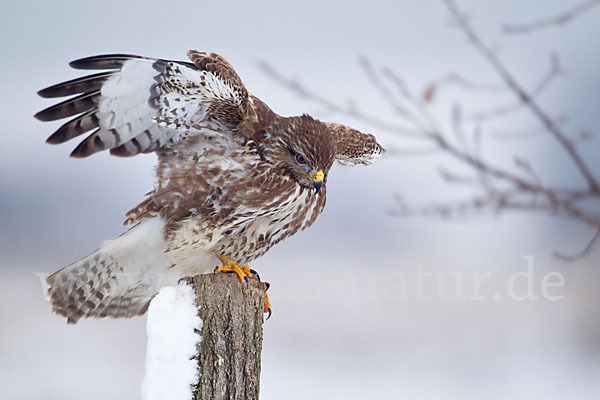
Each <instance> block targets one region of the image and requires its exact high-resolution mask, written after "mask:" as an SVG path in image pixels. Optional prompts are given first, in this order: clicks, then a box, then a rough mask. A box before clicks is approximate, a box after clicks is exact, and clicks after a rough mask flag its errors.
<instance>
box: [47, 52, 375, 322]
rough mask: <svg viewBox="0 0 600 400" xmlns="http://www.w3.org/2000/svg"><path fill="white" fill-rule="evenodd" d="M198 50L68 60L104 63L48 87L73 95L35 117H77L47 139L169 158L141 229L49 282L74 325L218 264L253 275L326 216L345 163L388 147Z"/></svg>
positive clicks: (132, 310) (138, 309) (79, 152)
mask: <svg viewBox="0 0 600 400" xmlns="http://www.w3.org/2000/svg"><path fill="white" fill-rule="evenodd" d="M188 57H189V60H190V61H172V60H165V59H155V58H149V57H141V56H135V55H125V54H111V55H100V56H94V57H88V58H83V59H79V60H76V61H73V62H71V63H70V66H71V67H73V68H75V69H84V70H101V71H103V72H99V73H95V74H93V75H88V76H84V77H82V78H78V79H74V80H71V81H68V82H64V83H59V84H57V85H54V86H51V87H48V88H46V89H43V90H40V91H39V92H38V94H39V95H40V96H41V97H45V98H56V97H64V96H74V97H71V98H69V99H67V100H65V101H63V102H61V103H59V104H56V105H54V106H51V107H49V108H46V109H44V110H43V111H40V112H39V113H37V114H36V115H35V117H36V118H37V119H39V120H41V121H54V120H59V119H63V118H71V119H70V120H69V121H68V122H66V123H65V124H64V125H62V126H61V127H60V128H58V130H57V131H56V132H54V133H53V134H52V135H51V136H50V137H49V138H48V140H47V142H48V143H51V144H58V143H63V142H66V141H68V140H71V139H73V138H75V137H78V136H81V135H84V136H85V139H83V140H82V141H81V142H80V143H79V145H77V147H76V148H75V150H73V152H72V153H71V156H72V157H76V158H83V157H88V156H90V155H91V154H94V153H96V152H99V151H103V150H109V151H110V154H113V155H115V156H121V157H130V156H134V155H136V154H139V153H151V152H155V153H156V154H157V156H158V164H157V167H156V185H155V187H154V190H152V191H151V192H149V193H148V194H147V195H146V198H145V200H143V201H142V202H141V203H140V204H139V205H137V206H136V207H134V208H133V209H131V211H129V212H128V213H127V214H126V220H125V222H124V224H125V225H129V226H131V228H130V229H129V230H128V231H126V232H125V233H124V234H122V235H121V236H120V237H118V238H116V239H113V240H108V241H106V242H104V243H103V244H102V245H101V246H100V248H99V249H98V250H96V251H94V252H93V253H91V254H90V255H88V256H86V257H84V258H82V259H81V260H79V261H76V262H75V263H73V264H71V265H68V266H66V267H64V268H62V269H60V270H59V271H57V272H55V273H54V274H52V275H50V276H49V277H48V279H47V281H46V282H47V284H48V298H49V300H50V303H51V305H52V309H53V311H54V312H56V313H58V314H60V315H62V316H64V317H66V318H67V322H68V323H76V322H77V321H78V320H79V319H80V318H82V317H95V318H100V317H115V318H117V317H132V316H135V315H141V314H143V313H144V312H145V311H146V309H147V308H148V305H149V303H150V301H151V300H152V298H153V297H154V295H155V294H156V293H157V292H158V291H159V289H160V288H161V287H163V286H168V285H174V284H176V282H177V281H178V280H179V279H181V278H182V277H185V276H191V275H196V274H203V273H208V272H212V271H213V270H214V269H215V265H217V269H216V270H217V271H224V272H227V271H231V272H235V273H237V274H238V276H240V279H242V280H246V282H247V280H248V276H252V275H253V274H255V272H254V271H253V270H250V269H249V268H248V267H246V266H245V264H247V263H249V262H251V261H252V260H254V259H256V258H258V257H260V256H262V255H263V254H265V253H266V252H267V251H268V250H269V249H270V248H271V247H272V246H273V245H275V244H276V243H279V242H281V241H282V240H283V239H285V238H287V237H288V236H291V235H293V234H295V233H296V232H298V231H300V230H303V229H306V228H307V227H309V226H310V225H312V224H313V223H314V222H315V220H316V218H317V217H318V216H319V214H320V213H321V212H322V211H323V207H324V206H325V197H326V190H327V174H328V172H329V170H330V168H331V166H332V165H333V163H334V162H336V161H337V162H339V163H341V164H346V165H368V164H371V163H373V162H374V161H375V160H376V159H377V158H379V156H380V155H381V154H382V153H383V152H384V149H383V147H382V146H381V145H379V144H378V143H377V140H376V139H375V137H374V136H373V135H370V134H364V133H361V132H359V131H357V130H355V129H351V128H349V127H346V126H344V125H340V124H334V123H326V122H321V121H318V120H316V119H314V118H312V117H310V116H309V115H307V114H304V115H301V116H295V117H282V116H280V115H278V114H276V113H275V112H273V111H272V110H271V109H270V108H269V107H268V106H267V105H266V104H265V103H264V102H262V101H261V100H260V99H258V98H257V97H255V96H253V95H251V94H250V93H248V90H247V89H246V87H245V86H244V84H243V83H242V80H241V79H240V77H239V76H238V75H237V73H236V72H235V70H234V69H233V67H232V66H231V65H230V64H229V63H228V62H227V61H226V60H225V59H224V58H223V57H221V56H219V55H217V54H214V53H211V54H209V53H205V52H200V51H189V52H188ZM219 263H220V264H219ZM267 308H268V304H266V305H265V312H267ZM268 311H269V312H270V308H269V310H268Z"/></svg>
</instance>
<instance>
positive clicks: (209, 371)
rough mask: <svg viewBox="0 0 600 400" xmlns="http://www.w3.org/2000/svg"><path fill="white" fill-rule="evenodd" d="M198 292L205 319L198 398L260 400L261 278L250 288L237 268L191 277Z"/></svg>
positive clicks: (211, 399) (254, 281)
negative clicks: (242, 279)
mask: <svg viewBox="0 0 600 400" xmlns="http://www.w3.org/2000/svg"><path fill="white" fill-rule="evenodd" d="M184 280H185V281H187V282H188V283H189V284H191V285H192V286H193V288H194V291H195V293H196V305H197V306H198V315H199V316H200V318H201V319H202V332H201V335H202V340H201V341H200V343H198V346H197V350H198V352H197V355H196V357H197V359H198V366H199V371H200V380H199V382H198V385H197V386H196V388H195V390H194V397H193V398H194V399H195V400H200V399H202V400H221V399H223V400H229V399H252V400H258V394H259V389H260V361H261V359H260V357H261V351H262V340H263V331H262V327H263V322H264V320H263V318H264V315H263V306H264V290H263V288H262V285H261V284H260V283H259V282H257V281H256V280H251V281H250V285H249V287H248V288H246V285H245V284H242V283H241V282H240V280H239V278H238V277H237V276H236V275H235V274H228V273H218V274H207V275H197V276H194V277H191V278H185V279H184Z"/></svg>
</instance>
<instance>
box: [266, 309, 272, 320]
mask: <svg viewBox="0 0 600 400" xmlns="http://www.w3.org/2000/svg"><path fill="white" fill-rule="evenodd" d="M267 312H268V313H269V315H267V319H266V320H265V321H268V320H269V318H271V314H272V312H271V308H269V310H268V311H267Z"/></svg>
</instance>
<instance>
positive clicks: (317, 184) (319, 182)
mask: <svg viewBox="0 0 600 400" xmlns="http://www.w3.org/2000/svg"><path fill="white" fill-rule="evenodd" d="M324 177H325V174H324V173H323V170H322V169H320V170H319V171H317V173H316V174H315V175H314V176H313V177H312V179H311V180H312V184H313V186H314V188H315V194H317V193H319V190H321V187H322V186H323V178H324Z"/></svg>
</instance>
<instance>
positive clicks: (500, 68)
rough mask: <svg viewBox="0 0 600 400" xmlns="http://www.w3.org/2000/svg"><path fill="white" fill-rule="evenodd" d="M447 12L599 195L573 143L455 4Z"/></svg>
mask: <svg viewBox="0 0 600 400" xmlns="http://www.w3.org/2000/svg"><path fill="white" fill-rule="evenodd" d="M444 2H445V3H446V5H447V7H448V10H449V11H450V13H451V14H452V16H453V17H454V20H455V22H456V24H457V26H458V27H459V28H460V29H461V30H462V31H463V32H464V33H465V35H467V38H468V39H469V41H470V42H471V44H472V45H473V46H474V47H475V48H476V49H477V50H478V51H479V53H480V54H481V55H482V56H483V57H484V58H485V59H486V60H487V61H488V62H489V63H490V64H491V65H492V67H494V69H495V70H496V72H498V74H499V75H500V76H501V77H502V79H503V80H504V82H505V83H506V85H507V86H508V87H510V88H511V89H512V90H513V91H514V92H515V94H516V95H517V96H518V97H519V98H520V99H521V101H522V102H523V104H524V105H525V106H526V107H527V108H529V109H530V110H531V112H532V113H533V114H534V115H535V116H536V117H537V118H538V119H539V120H540V121H541V122H542V123H543V124H544V126H545V127H546V129H547V130H548V131H549V132H550V133H551V134H552V135H553V136H554V137H555V138H556V140H557V141H558V142H559V143H560V144H561V146H562V147H563V148H564V150H565V151H566V152H567V153H568V154H569V156H570V157H571V159H572V160H573V162H574V163H575V165H576V166H577V168H578V169H579V170H580V171H581V174H582V175H583V176H584V178H585V180H586V181H587V182H588V184H589V186H590V189H591V190H592V191H593V192H596V193H600V185H599V184H598V181H597V180H596V178H595V177H594V175H593V174H592V172H591V171H590V169H589V168H588V166H587V164H586V163H585V162H584V161H583V159H582V158H581V156H580V155H579V152H578V151H577V149H576V148H575V146H574V145H573V142H572V141H571V140H570V139H569V138H568V137H567V135H566V134H565V133H564V132H562V130H561V129H560V128H559V127H558V125H557V124H556V122H555V121H554V120H553V119H552V118H550V117H549V116H548V115H547V114H546V112H545V111H544V110H542V109H541V107H540V106H539V105H538V104H537V103H536V102H535V101H534V99H533V97H532V96H531V95H530V94H529V93H527V92H526V91H525V90H524V89H523V87H522V86H521V85H520V84H519V83H518V82H517V81H516V79H515V78H514V77H513V75H512V74H511V73H510V72H509V71H508V70H507V69H506V67H505V66H504V65H503V64H502V63H501V62H500V60H499V59H498V57H496V55H495V54H494V53H493V52H492V50H491V49H490V48H489V47H488V46H486V45H485V44H484V43H483V42H482V41H481V39H480V38H479V36H478V35H477V34H476V33H475V31H474V30H473V28H472V27H471V25H470V24H469V22H468V21H467V19H466V18H465V16H464V14H463V13H462V12H461V11H460V10H459V9H458V7H457V6H456V3H455V2H454V1H453V0H444Z"/></svg>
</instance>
